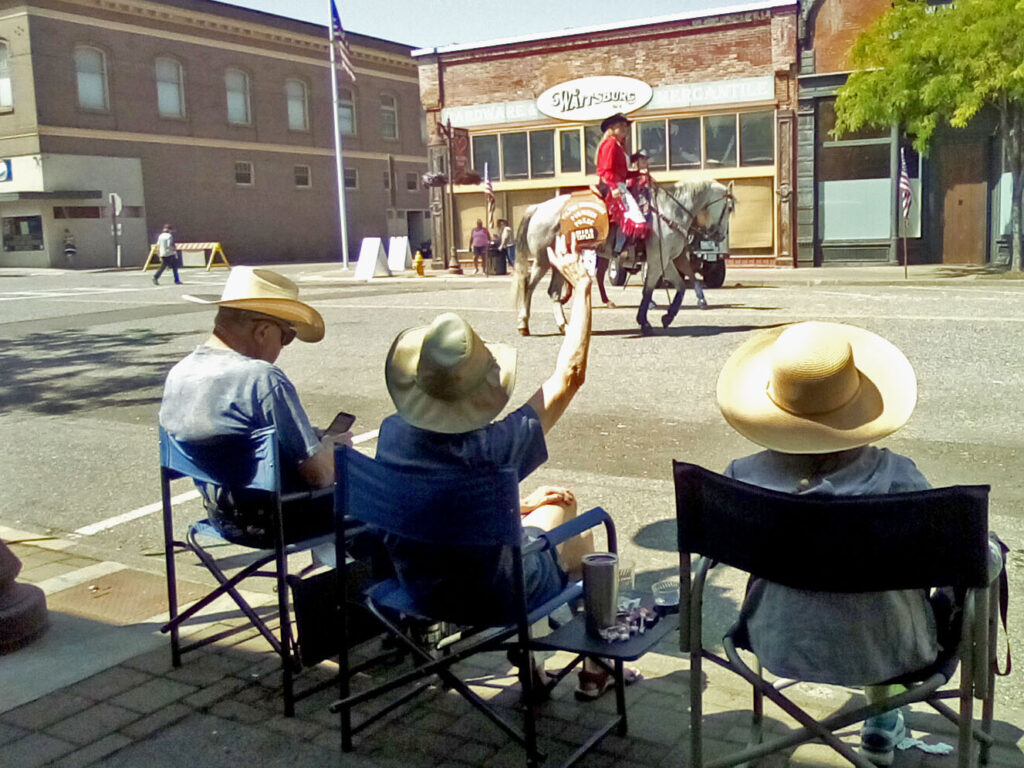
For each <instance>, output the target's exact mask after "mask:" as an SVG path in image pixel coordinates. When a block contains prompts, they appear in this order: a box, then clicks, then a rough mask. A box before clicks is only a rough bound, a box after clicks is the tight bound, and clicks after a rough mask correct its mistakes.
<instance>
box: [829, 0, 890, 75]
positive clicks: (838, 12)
mask: <svg viewBox="0 0 1024 768" xmlns="http://www.w3.org/2000/svg"><path fill="white" fill-rule="evenodd" d="M890 5H891V3H890V0H857V2H855V3H851V2H844V0H823V2H821V3H820V4H819V6H818V8H817V10H816V11H815V13H814V16H813V17H812V18H811V20H810V21H811V24H813V32H814V58H815V71H816V72H817V73H818V74H822V73H826V72H847V71H849V70H850V69H852V66H851V64H850V60H849V59H850V51H851V49H852V48H853V44H854V42H855V41H856V39H857V35H859V34H860V33H861V32H862V31H863V30H865V29H867V28H868V27H869V26H871V24H873V23H874V21H875V19H877V18H878V17H879V16H881V15H882V14H883V13H885V12H886V11H887V10H889V7H890Z"/></svg>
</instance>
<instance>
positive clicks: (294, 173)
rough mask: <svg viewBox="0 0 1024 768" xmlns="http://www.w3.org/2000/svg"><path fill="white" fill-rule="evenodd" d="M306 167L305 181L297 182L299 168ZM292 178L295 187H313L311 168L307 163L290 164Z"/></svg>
mask: <svg viewBox="0 0 1024 768" xmlns="http://www.w3.org/2000/svg"><path fill="white" fill-rule="evenodd" d="M300 168H305V169H306V183H305V184H299V169H300ZM292 179H293V180H294V181H295V188H296V189H312V188H313V169H312V167H310V166H308V165H303V164H301V163H300V164H298V165H295V166H292Z"/></svg>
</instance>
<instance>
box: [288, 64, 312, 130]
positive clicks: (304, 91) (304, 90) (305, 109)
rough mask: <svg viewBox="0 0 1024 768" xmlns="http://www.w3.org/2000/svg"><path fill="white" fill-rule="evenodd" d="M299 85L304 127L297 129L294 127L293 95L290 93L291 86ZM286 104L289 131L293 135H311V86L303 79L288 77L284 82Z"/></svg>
mask: <svg viewBox="0 0 1024 768" xmlns="http://www.w3.org/2000/svg"><path fill="white" fill-rule="evenodd" d="M292 84H294V85H297V86H298V87H299V88H300V89H301V93H300V96H301V102H302V126H301V127H299V128H296V127H295V126H294V125H292V101H293V99H292V95H291V94H290V93H289V92H288V86H289V85H292ZM284 102H285V115H286V116H287V119H288V130H289V131H292V132H293V133H309V85H308V83H307V82H306V81H305V80H304V79H303V78H301V77H287V78H285V81H284Z"/></svg>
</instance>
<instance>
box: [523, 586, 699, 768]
mask: <svg viewBox="0 0 1024 768" xmlns="http://www.w3.org/2000/svg"><path fill="white" fill-rule="evenodd" d="M646 607H650V605H647V606H646ZM678 629H679V614H678V612H677V613H669V614H666V615H663V616H662V617H661V618H660V619H658V623H657V624H655V625H654V626H653V627H651V628H650V629H648V630H646V631H645V632H644V633H643V634H642V635H641V634H637V635H634V636H633V637H631V638H629V640H624V641H622V642H617V643H610V642H607V641H605V640H602V639H600V638H598V637H594V636H593V635H591V634H590V633H589V632H587V626H586V616H585V615H584V614H582V613H579V614H576V615H575V616H574V617H573V619H572V621H569V622H566V623H565V624H563V625H562V626H561V627H559V628H558V629H556V630H555V631H554V632H552V633H551V634H550V635H545V636H544V637H537V638H534V639H533V641H532V647H533V649H534V650H543V651H568V652H569V653H573V654H577V655H578V656H591V657H595V658H602V659H608V660H611V661H612V662H613V663H614V667H615V673H614V674H615V680H616V684H615V717H614V718H613V719H612V720H611V722H609V723H607V724H606V725H604V726H603V727H602V728H600V729H599V730H598V731H596V732H595V733H594V734H593V735H592V736H591V737H590V738H589V739H587V741H586V743H584V744H583V745H582V746H581V747H580V748H579V749H577V750H576V751H575V752H574V753H573V754H572V756H571V757H570V758H569V759H568V760H566V761H565V762H564V763H563V764H562V766H563V768H568V766H570V765H573V764H574V763H575V762H576V761H577V760H579V759H580V758H581V757H583V755H585V754H586V753H587V752H588V751H589V750H590V749H591V748H592V747H594V746H595V745H597V743H598V742H600V741H601V739H603V738H604V737H605V736H607V735H608V734H609V733H610V732H611V730H612V729H613V728H614V729H616V733H617V734H618V735H619V736H625V735H626V730H627V726H628V723H627V720H626V692H625V690H624V686H623V685H622V684H621V682H622V679H623V665H624V664H625V662H627V661H636V660H637V659H639V658H640V657H641V656H643V655H644V654H645V653H647V652H648V651H649V650H651V649H652V648H653V647H654V646H655V645H657V644H658V643H659V642H660V641H661V640H662V639H663V638H664V637H665V636H666V635H667V634H668V633H669V632H673V631H676V630H678ZM575 666H576V665H575V664H572V665H570V666H568V667H566V668H565V669H563V670H561V671H560V672H559V673H558V674H557V675H555V676H554V680H553V681H552V683H551V686H552V687H554V686H555V685H557V684H558V682H559V681H561V680H562V678H564V677H565V676H566V675H568V674H569V673H570V672H571V671H572V669H573V668H574V667H575Z"/></svg>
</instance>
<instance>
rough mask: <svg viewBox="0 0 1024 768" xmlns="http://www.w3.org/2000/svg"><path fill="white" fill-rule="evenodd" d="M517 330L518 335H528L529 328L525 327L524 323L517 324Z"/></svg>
mask: <svg viewBox="0 0 1024 768" xmlns="http://www.w3.org/2000/svg"><path fill="white" fill-rule="evenodd" d="M518 330H519V335H520V336H529V335H530V329H529V328H527V327H526V326H525V325H521V326H519V329H518Z"/></svg>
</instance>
